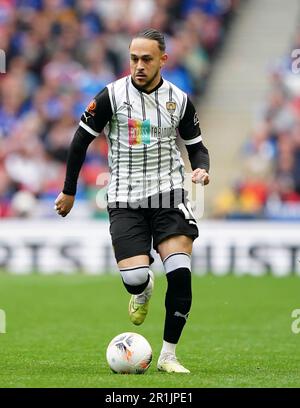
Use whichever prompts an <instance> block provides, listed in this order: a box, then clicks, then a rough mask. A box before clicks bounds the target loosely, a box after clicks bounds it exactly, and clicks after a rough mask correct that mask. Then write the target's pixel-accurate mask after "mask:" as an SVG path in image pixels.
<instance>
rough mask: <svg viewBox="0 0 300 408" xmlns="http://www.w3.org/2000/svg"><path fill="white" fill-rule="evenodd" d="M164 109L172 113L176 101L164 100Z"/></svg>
mask: <svg viewBox="0 0 300 408" xmlns="http://www.w3.org/2000/svg"><path fill="white" fill-rule="evenodd" d="M166 109H167V111H168V112H169V113H171V114H172V113H174V112H175V110H176V102H172V101H169V102H166Z"/></svg>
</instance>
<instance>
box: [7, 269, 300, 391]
mask: <svg viewBox="0 0 300 408" xmlns="http://www.w3.org/2000/svg"><path fill="white" fill-rule="evenodd" d="M165 288H166V281H165V277H164V276H159V277H157V279H156V285H155V291H154V294H153V298H152V300H151V304H150V311H149V315H148V316H147V319H146V321H145V323H144V324H143V325H142V326H139V327H135V326H133V325H132V324H131V323H130V321H129V319H128V316H127V304H128V299H129V295H128V294H127V293H126V291H125V289H124V288H123V285H122V284H121V281H120V278H119V276H117V275H105V276H98V277H97V276H84V275H69V276H64V275H55V276H40V275H38V274H35V275H29V276H11V275H6V274H4V273H2V274H0V309H3V310H5V312H6V321H7V327H6V329H7V333H6V334H1V335H0V365H1V370H0V387H101V388H115V387H120V388H121V387H122V388H124V387H125V388H127V387H128V388H138V387H146V388H148V387H158V388H161V387H166V388H171V387H175V388H177V387H178V388H179V387H180V388H184V387H192V388H201V387H299V386H300V354H299V346H300V333H299V334H298V335H297V334H293V333H292V331H291V324H292V321H293V319H292V317H291V313H292V310H294V309H297V308H300V296H299V288H300V280H299V278H297V277H289V278H272V277H269V276H267V277H260V278H253V277H249V276H247V277H234V276H226V277H214V276H212V275H207V276H205V277H197V276H193V295H194V297H193V307H192V312H191V315H190V318H189V320H188V323H187V325H186V328H185V331H184V333H183V336H182V339H181V343H180V344H179V345H178V347H177V354H178V357H179V359H180V360H181V361H182V363H184V365H185V366H186V367H188V368H189V369H190V370H191V374H190V375H178V374H177V375H176V374H165V373H159V372H157V371H156V361H157V358H158V353H159V351H160V347H161V340H162V339H161V338H162V331H163V321H164V292H165ZM124 331H135V332H138V333H141V334H142V335H144V336H145V337H146V338H147V339H148V340H149V342H150V344H151V345H152V348H153V362H152V365H151V367H150V368H149V370H148V371H147V373H146V374H144V375H117V374H113V373H112V372H111V371H110V369H109V368H108V366H107V363H106V358H105V351H106V346H107V344H108V343H109V341H110V340H111V338H112V337H114V336H115V335H117V334H119V333H122V332H124Z"/></svg>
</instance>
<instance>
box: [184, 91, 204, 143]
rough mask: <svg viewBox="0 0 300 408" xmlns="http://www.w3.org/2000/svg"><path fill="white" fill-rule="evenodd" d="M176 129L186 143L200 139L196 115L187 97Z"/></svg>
mask: <svg viewBox="0 0 300 408" xmlns="http://www.w3.org/2000/svg"><path fill="white" fill-rule="evenodd" d="M178 131H179V134H180V136H181V138H182V140H183V142H184V144H186V145H192V144H195V143H199V142H201V141H202V137H201V130H200V126H199V119H198V115H197V112H196V109H195V107H194V105H193V104H192V102H191V101H190V99H189V98H187V104H186V108H185V112H184V115H183V117H182V119H181V120H180V122H179V125H178Z"/></svg>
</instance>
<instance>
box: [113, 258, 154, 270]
mask: <svg viewBox="0 0 300 408" xmlns="http://www.w3.org/2000/svg"><path fill="white" fill-rule="evenodd" d="M149 263H150V260H149V256H148V255H137V256H131V257H130V258H125V259H122V261H120V262H118V267H119V269H121V268H134V267H135V266H140V265H148V266H149Z"/></svg>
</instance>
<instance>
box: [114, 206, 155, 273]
mask: <svg viewBox="0 0 300 408" xmlns="http://www.w3.org/2000/svg"><path fill="white" fill-rule="evenodd" d="M108 213H109V220H110V228H109V231H110V235H111V239H112V245H113V249H114V253H115V257H116V261H117V263H118V265H119V263H120V262H122V265H123V266H122V267H123V268H124V267H130V266H135V265H136V264H135V261H138V262H140V261H142V264H143V265H145V264H149V263H150V262H152V261H153V258H152V256H151V254H150V251H151V230H150V226H149V222H148V220H147V218H146V217H145V216H144V212H143V210H141V209H128V208H113V209H109V210H108ZM137 257H138V259H137ZM131 258H135V259H131ZM124 264H125V265H126V266H124ZM138 265H140V263H138Z"/></svg>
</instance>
